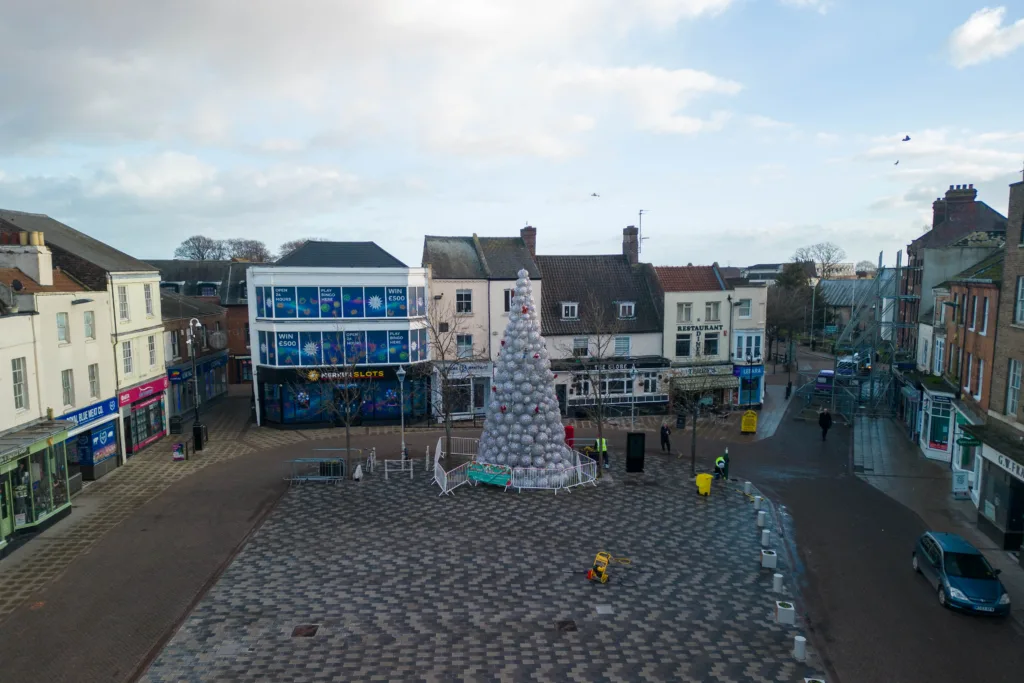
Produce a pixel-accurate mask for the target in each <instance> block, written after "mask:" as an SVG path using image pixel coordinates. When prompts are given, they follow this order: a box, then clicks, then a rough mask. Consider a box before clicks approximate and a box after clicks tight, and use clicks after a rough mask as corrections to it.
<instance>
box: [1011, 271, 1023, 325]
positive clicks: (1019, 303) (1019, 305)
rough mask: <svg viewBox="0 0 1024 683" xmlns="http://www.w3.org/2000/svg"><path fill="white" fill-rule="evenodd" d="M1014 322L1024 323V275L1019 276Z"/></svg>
mask: <svg viewBox="0 0 1024 683" xmlns="http://www.w3.org/2000/svg"><path fill="white" fill-rule="evenodd" d="M1013 322H1014V323H1016V324H1017V325H1024V277H1021V276H1018V277H1017V300H1016V301H1015V302H1014V305H1013Z"/></svg>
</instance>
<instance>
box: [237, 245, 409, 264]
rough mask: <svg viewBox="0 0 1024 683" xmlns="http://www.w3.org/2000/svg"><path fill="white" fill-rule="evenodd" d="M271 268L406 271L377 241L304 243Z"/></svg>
mask: <svg viewBox="0 0 1024 683" xmlns="http://www.w3.org/2000/svg"><path fill="white" fill-rule="evenodd" d="M250 265H251V264H250ZM264 265H269V264H264ZM273 265H274V266H278V267H285V268H292V267H295V268H408V266H407V265H405V264H404V263H402V262H401V261H399V260H398V259H396V258H395V257H394V256H392V255H391V254H389V253H388V252H386V251H384V250H383V249H381V248H380V247H379V246H378V245H377V243H376V242H320V241H314V242H306V243H305V244H303V245H302V246H301V247H299V248H298V249H296V250H295V251H293V252H291V253H289V254H287V255H286V256H284V257H282V258H280V259H278V260H277V261H275V262H274V263H273Z"/></svg>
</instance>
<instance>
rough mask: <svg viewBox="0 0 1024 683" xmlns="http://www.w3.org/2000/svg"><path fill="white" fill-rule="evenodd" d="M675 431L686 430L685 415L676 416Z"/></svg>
mask: <svg viewBox="0 0 1024 683" xmlns="http://www.w3.org/2000/svg"><path fill="white" fill-rule="evenodd" d="M676 429H686V413H679V414H678V415H676Z"/></svg>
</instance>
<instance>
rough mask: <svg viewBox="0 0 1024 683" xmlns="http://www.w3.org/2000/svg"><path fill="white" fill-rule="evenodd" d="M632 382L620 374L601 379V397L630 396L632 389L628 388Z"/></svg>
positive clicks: (626, 376)
mask: <svg viewBox="0 0 1024 683" xmlns="http://www.w3.org/2000/svg"><path fill="white" fill-rule="evenodd" d="M631 384H632V382H631V381H630V380H629V376H628V375H626V374H622V373H616V374H612V375H608V376H606V377H602V378H601V395H602V396H615V395H622V394H632V393H633V389H632V387H631V386H630V385H631Z"/></svg>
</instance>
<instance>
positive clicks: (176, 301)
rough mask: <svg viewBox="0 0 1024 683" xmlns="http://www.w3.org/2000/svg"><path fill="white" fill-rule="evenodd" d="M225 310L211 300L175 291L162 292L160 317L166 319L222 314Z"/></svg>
mask: <svg viewBox="0 0 1024 683" xmlns="http://www.w3.org/2000/svg"><path fill="white" fill-rule="evenodd" d="M223 312H224V309H223V308H221V307H220V306H218V305H217V304H213V303H210V302H209V301H203V300H202V299H197V298H195V297H192V296H182V295H181V294H175V293H174V292H160V317H161V318H162V319H163V320H165V321H169V320H181V319H182V318H195V317H201V316H204V315H220V314H221V313H223Z"/></svg>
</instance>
